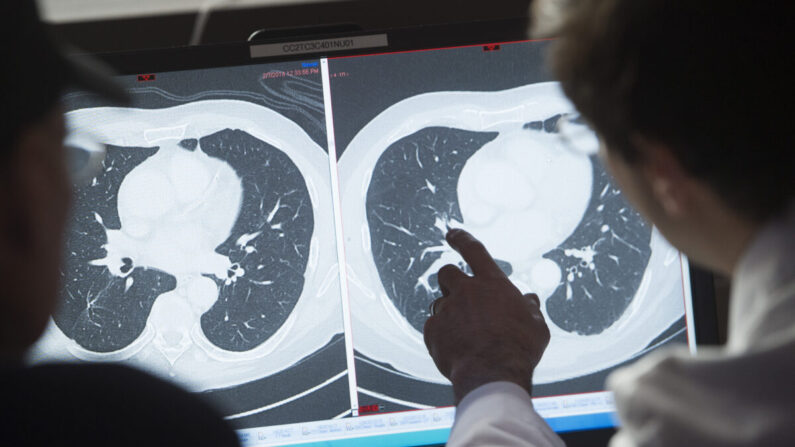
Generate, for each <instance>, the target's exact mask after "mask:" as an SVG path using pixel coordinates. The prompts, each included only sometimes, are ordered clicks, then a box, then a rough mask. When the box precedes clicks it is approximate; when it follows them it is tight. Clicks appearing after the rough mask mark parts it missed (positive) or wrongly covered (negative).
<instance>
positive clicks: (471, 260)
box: [445, 228, 505, 278]
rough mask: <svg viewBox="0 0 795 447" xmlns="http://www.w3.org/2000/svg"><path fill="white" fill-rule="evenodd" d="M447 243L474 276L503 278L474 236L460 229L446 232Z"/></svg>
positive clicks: (497, 267)
mask: <svg viewBox="0 0 795 447" xmlns="http://www.w3.org/2000/svg"><path fill="white" fill-rule="evenodd" d="M445 238H446V239H447V243H448V244H450V246H451V247H453V249H455V251H457V252H458V253H460V254H461V256H462V257H463V258H464V261H466V263H467V264H469V268H471V269H472V273H473V274H474V275H475V276H481V277H492V278H504V277H505V273H504V272H503V271H502V269H500V267H499V266H498V265H497V262H495V261H494V258H492V257H491V255H490V254H489V252H488V250H486V246H484V245H483V243H482V242H480V241H479V240H477V239H475V237H474V236H472V235H471V234H469V233H468V232H466V231H464V230H461V229H457V228H456V229H452V230H450V231H448V232H447V236H445Z"/></svg>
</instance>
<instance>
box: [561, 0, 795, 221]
mask: <svg viewBox="0 0 795 447" xmlns="http://www.w3.org/2000/svg"><path fill="white" fill-rule="evenodd" d="M566 5H567V6H566V7H565V8H564V9H563V11H564V12H563V16H562V17H563V18H562V20H561V25H560V27H559V28H558V30H557V32H556V34H557V37H559V38H558V39H557V40H556V41H555V42H554V43H553V47H552V55H551V56H552V57H551V62H552V67H553V71H554V72H555V74H556V76H557V77H558V79H559V80H560V81H561V83H562V86H563V89H564V91H565V92H566V94H567V95H568V96H569V98H570V99H571V100H572V102H574V104H575V105H576V107H577V108H578V110H579V111H580V113H581V114H582V115H583V117H584V118H585V119H586V120H587V121H588V122H589V123H590V124H591V125H592V126H593V127H594V128H595V130H596V131H597V132H598V133H599V134H600V136H601V137H602V138H603V139H604V140H605V142H606V143H607V146H608V147H609V150H610V151H611V152H617V153H619V154H620V155H621V156H622V157H623V158H624V159H625V160H627V161H629V162H633V161H635V160H637V158H638V157H639V152H638V151H637V150H636V149H635V148H634V147H633V145H632V141H631V140H632V137H633V136H636V135H639V136H643V137H644V138H648V139H652V140H656V141H659V142H661V143H664V144H666V145H667V146H669V147H670V148H671V149H672V150H673V151H674V152H675V154H674V155H675V156H676V157H677V159H678V160H679V162H680V163H681V164H682V165H683V167H684V168H685V169H686V170H687V171H688V172H689V173H690V174H691V175H693V176H694V177H698V178H700V179H702V180H703V181H705V182H706V183H707V184H708V185H709V186H710V187H712V188H713V189H714V190H715V191H716V192H718V193H720V195H721V197H722V198H723V199H724V201H725V203H726V204H727V205H728V206H730V207H732V208H733V209H735V210H736V211H737V212H739V213H741V214H742V215H744V216H746V217H748V218H751V219H753V220H755V221H764V220H767V219H769V218H771V217H773V216H775V215H777V214H779V213H781V212H782V211H783V210H785V209H786V207H787V205H788V203H789V202H790V201H791V200H792V198H793V195H794V194H793V193H794V192H795V190H794V188H793V184H794V183H795V178H794V177H795V175H793V174H795V164H794V163H793V149H792V147H791V145H792V143H793V138H792V137H793V129H794V128H795V122H794V121H793V120H795V114H793V101H795V98H793V95H792V92H793V88H792V85H793V83H795V77H793V69H792V66H793V65H795V64H793V61H792V55H793V53H792V42H795V38H794V37H793V28H795V26H792V23H791V22H790V19H789V18H790V17H791V16H790V15H789V14H788V13H787V12H786V11H785V9H787V8H785V7H784V5H786V2H774V1H769V2H768V1H761V2H760V1H740V0H737V1H723V2H707V1H697V0H691V1H679V0H571V1H568V2H566ZM776 5H780V6H776Z"/></svg>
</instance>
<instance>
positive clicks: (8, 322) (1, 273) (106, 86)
mask: <svg viewBox="0 0 795 447" xmlns="http://www.w3.org/2000/svg"><path fill="white" fill-rule="evenodd" d="M0 31H2V33H3V34H2V36H3V41H4V42H5V43H4V44H3V45H2V46H0V58H1V59H2V60H3V63H4V65H3V69H2V70H0V86H1V87H0V88H3V89H4V92H3V96H2V104H0V107H1V108H2V119H0V284H2V290H0V361H2V360H6V361H8V360H17V359H19V358H20V357H21V355H22V354H23V353H24V351H25V350H26V349H27V347H29V346H30V345H31V344H32V343H33V342H34V341H35V340H36V339H37V338H38V337H39V335H40V334H41V332H42V330H43V329H44V327H45V325H46V322H47V319H48V317H49V315H50V313H51V312H52V311H53V310H54V309H55V305H56V298H57V291H58V284H59V277H60V274H59V268H60V261H61V255H62V249H63V247H62V245H63V244H62V238H63V232H64V227H65V225H66V218H67V214H68V209H69V201H70V179H69V175H68V172H67V168H66V166H67V164H66V159H65V158H66V154H65V151H64V148H63V140H64V134H65V126H64V116H63V111H62V109H61V106H60V96H61V94H62V92H63V90H64V88H65V87H67V86H70V85H76V86H82V87H85V88H87V89H89V90H92V91H96V92H98V93H100V94H103V95H104V96H106V97H108V98H109V99H116V100H123V99H124V93H123V91H121V90H118V89H117V88H116V87H115V85H113V84H112V82H110V81H108V80H106V79H104V78H103V74H102V73H101V72H98V71H96V69H95V68H93V67H92V68H90V67H88V66H86V65H85V62H84V63H82V64H81V65H79V66H78V65H75V63H73V62H70V61H67V60H66V58H65V57H64V56H62V55H61V53H60V51H59V50H58V48H57V47H56V46H55V44H54V43H53V42H52V40H51V39H50V38H49V37H48V33H47V30H46V29H45V28H44V26H43V25H42V24H41V23H40V22H39V19H38V15H37V12H36V8H35V2H33V1H29V0H24V1H8V2H2V5H0Z"/></svg>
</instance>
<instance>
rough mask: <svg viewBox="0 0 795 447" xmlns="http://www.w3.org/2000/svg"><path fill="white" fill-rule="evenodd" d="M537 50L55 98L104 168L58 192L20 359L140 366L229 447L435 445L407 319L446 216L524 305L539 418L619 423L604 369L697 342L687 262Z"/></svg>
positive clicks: (440, 255) (427, 293) (264, 66)
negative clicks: (71, 196) (56, 226)
mask: <svg viewBox="0 0 795 447" xmlns="http://www.w3.org/2000/svg"><path fill="white" fill-rule="evenodd" d="M547 46H548V42H544V41H523V42H512V43H499V44H496V43H487V44H483V45H474V46H465V47H455V48H437V49H424V50H421V51H409V52H392V53H389V52H387V53H380V54H369V55H356V56H339V57H320V58H312V59H306V60H298V61H295V60H293V61H282V62H268V61H267V60H266V61H264V62H257V63H252V61H248V63H247V64H245V65H233V66H225V67H206V68H201V69H190V70H181V71H164V72H152V73H143V74H132V75H131V74H127V75H122V76H119V77H118V81H119V82H120V83H121V84H122V85H124V86H125V87H126V88H127V89H128V91H129V92H130V94H131V96H132V97H133V103H132V105H131V106H129V107H124V108H120V107H111V106H107V105H104V104H102V103H101V102H100V101H99V100H98V99H97V98H96V97H94V96H92V95H89V94H84V93H80V92H72V93H70V94H68V95H67V96H66V98H65V104H66V110H67V121H68V127H69V136H68V137H67V141H66V144H67V146H68V147H69V148H71V149H73V150H75V151H76V152H80V151H81V150H85V147H83V142H84V141H88V140H89V139H96V140H98V141H101V142H102V143H103V144H105V145H106V156H105V158H104V161H103V162H102V165H101V169H100V170H99V171H98V173H96V174H95V175H93V176H91V178H88V179H84V180H85V181H83V182H80V183H76V184H75V187H74V193H75V202H74V210H73V215H72V218H71V223H70V227H69V230H68V234H67V238H66V239H67V242H66V256H65V263H64V267H63V271H62V276H63V287H62V293H61V297H62V303H61V306H60V308H59V310H58V311H57V312H56V313H55V315H54V316H53V318H52V320H51V322H50V324H49V326H48V328H47V330H46V333H45V334H44V336H43V337H42V338H41V340H40V341H39V342H38V343H37V344H36V345H35V347H34V349H33V350H32V352H31V356H30V360H31V362H33V363H39V362H49V361H70V362H118V363H122V364H125V365H130V366H133V367H137V368H140V369H143V370H146V371H148V372H150V373H152V374H154V375H157V376H159V377H162V378H165V379H166V380H169V381H172V382H174V383H176V384H178V385H180V386H182V387H184V388H187V389H188V390H190V391H192V392H195V393H199V394H201V395H202V396H203V397H205V398H207V399H209V400H210V401H212V402H214V403H215V404H216V405H217V406H218V408H219V409H221V411H222V413H223V415H224V417H225V418H226V420H227V421H228V422H229V423H230V424H231V425H232V426H233V427H234V428H235V429H237V430H238V432H239V434H240V438H241V440H242V442H243V444H244V445H245V446H268V445H285V444H295V445H303V444H308V445H312V444H318V445H321V443H322V445H328V446H337V445H340V446H342V445H382V446H387V445H393V446H404V445H405V446H410V445H430V444H440V443H444V442H445V441H446V439H447V436H448V435H449V432H450V427H451V425H452V422H453V420H454V413H455V408H454V407H453V394H452V389H451V386H450V383H449V382H448V381H447V379H445V378H444V377H443V376H442V375H441V374H440V373H439V372H438V371H437V369H436V368H435V366H434V364H433V361H432V360H431V358H430V357H429V355H428V352H427V350H426V348H425V345H424V343H423V338H422V327H423V324H424V322H425V320H426V319H427V318H428V316H429V315H428V305H429V303H430V302H431V301H432V300H434V299H435V298H436V297H438V296H439V295H440V294H441V292H440V291H439V286H438V283H437V280H436V272H437V271H438V269H439V268H440V267H442V266H443V265H445V264H449V263H452V264H457V265H459V266H460V267H461V268H462V269H464V270H467V266H466V265H465V264H464V263H463V261H462V259H461V258H460V256H458V255H457V254H456V253H455V251H453V250H452V249H451V248H450V247H449V246H448V245H447V244H446V242H445V240H444V235H445V232H446V231H447V228H450V227H459V228H464V229H467V230H468V231H470V232H471V233H472V234H474V235H475V236H476V237H478V238H479V239H480V240H482V241H483V242H484V243H485V245H486V246H487V247H488V249H489V250H490V252H491V254H492V255H493V256H494V258H495V259H496V260H497V263H498V264H499V265H500V267H501V268H502V269H503V271H504V272H505V273H506V274H507V275H508V276H509V277H510V279H511V280H512V281H513V282H514V284H516V286H517V287H518V288H519V289H520V290H521V291H522V292H525V293H526V292H535V293H537V294H538V295H539V297H540V298H541V302H542V311H543V313H544V316H545V317H546V320H547V322H548V324H549V327H550V331H551V341H550V343H549V347H548V348H547V350H546V353H545V354H544V357H543V359H542V360H541V362H540V363H539V365H538V367H537V368H536V370H535V374H534V383H533V398H534V405H535V407H536V409H537V411H538V412H539V413H540V414H541V416H543V417H544V418H545V419H546V420H547V421H548V423H549V424H550V425H551V426H552V428H553V429H555V430H556V431H559V432H566V431H572V430H585V429H594V428H600V427H612V426H614V425H615V421H614V416H613V415H614V406H613V401H612V396H611V394H610V393H609V392H607V391H605V377H606V376H607V375H608V374H609V373H610V372H611V371H612V370H613V369H615V368H616V367H619V366H621V365H624V364H627V363H629V362H632V361H633V360H635V359H637V358H638V357H640V356H642V355H644V354H645V353H647V352H649V351H650V350H653V349H656V348H658V347H660V346H662V345H665V344H668V343H689V345H690V347H691V349H693V350H694V349H695V337H694V318H693V312H692V297H691V281H690V276H689V273H690V270H689V267H688V262H687V259H686V258H685V257H684V256H683V255H682V254H681V253H679V252H678V251H677V250H676V249H674V248H673V247H671V246H670V245H669V244H668V243H667V242H666V241H665V240H664V239H663V238H662V236H661V235H660V234H659V233H658V232H657V230H656V229H654V228H653V227H651V226H650V225H649V224H647V223H645V222H644V221H643V219H642V218H641V217H640V215H639V214H638V213H637V212H636V211H634V210H633V209H632V208H631V207H630V205H629V204H628V203H627V202H626V200H625V198H624V197H623V196H622V194H621V192H620V191H619V189H618V187H617V186H616V185H615V183H614V182H613V181H612V179H611V178H610V177H609V175H608V174H607V173H606V172H605V170H604V168H603V167H602V165H601V164H600V162H599V159H598V156H597V154H596V152H597V148H598V144H597V140H596V138H595V137H594V135H593V134H592V133H591V132H590V131H589V130H588V128H587V126H585V124H584V123H583V121H582V120H581V119H580V118H579V116H578V115H577V113H576V111H575V110H574V108H573V106H572V105H571V104H570V103H569V102H568V101H567V100H566V98H565V96H564V95H563V93H562V92H561V89H560V87H559V85H558V84H557V83H555V82H554V80H553V79H552V77H551V75H550V74H549V73H548V71H547V69H546V68H545V66H544V52H545V49H546V48H547ZM341 266H344V267H341Z"/></svg>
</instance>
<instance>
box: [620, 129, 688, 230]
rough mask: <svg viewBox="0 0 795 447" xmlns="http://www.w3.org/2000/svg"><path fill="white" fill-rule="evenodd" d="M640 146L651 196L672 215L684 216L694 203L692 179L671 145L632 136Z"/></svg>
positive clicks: (643, 170) (634, 141) (643, 169)
mask: <svg viewBox="0 0 795 447" xmlns="http://www.w3.org/2000/svg"><path fill="white" fill-rule="evenodd" d="M633 144H635V146H636V147H637V148H638V149H639V150H640V152H641V154H642V155H641V156H642V161H641V169H642V172H643V175H644V177H645V178H646V181H647V182H648V185H649V189H650V191H651V194H652V196H653V197H654V199H655V200H656V201H657V203H658V204H659V205H660V207H661V208H662V209H663V211H664V212H665V213H666V214H667V215H668V216H669V217H670V218H673V219H678V218H681V217H682V216H683V215H684V214H686V213H687V212H688V209H689V207H690V206H691V204H692V194H691V192H692V191H691V190H692V186H693V185H692V179H691V177H690V175H689V174H688V173H687V171H685V169H684V167H682V164H681V163H680V162H679V160H678V159H677V158H676V156H674V154H673V151H672V150H671V149H670V147H669V146H667V145H665V144H663V143H659V142H656V141H652V140H648V139H645V138H642V137H636V138H633Z"/></svg>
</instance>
